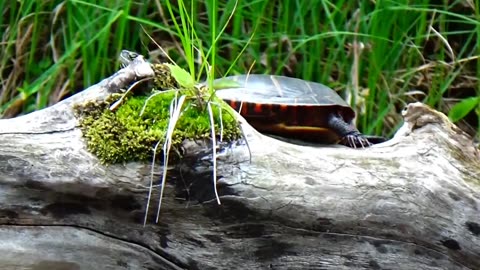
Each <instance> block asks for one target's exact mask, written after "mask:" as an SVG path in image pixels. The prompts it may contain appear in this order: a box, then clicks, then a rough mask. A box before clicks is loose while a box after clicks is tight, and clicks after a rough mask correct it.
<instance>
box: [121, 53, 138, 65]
mask: <svg viewBox="0 0 480 270" xmlns="http://www.w3.org/2000/svg"><path fill="white" fill-rule="evenodd" d="M138 56H139V54H138V53H136V52H132V51H128V50H122V51H121V52H120V55H119V56H118V60H119V61H120V65H121V66H122V68H124V67H126V66H128V65H129V64H130V63H131V62H132V61H133V59H135V58H137V57H138Z"/></svg>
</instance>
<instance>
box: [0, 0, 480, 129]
mask: <svg viewBox="0 0 480 270" xmlns="http://www.w3.org/2000/svg"><path fill="white" fill-rule="evenodd" d="M183 2H184V3H185V7H186V10H188V11H189V12H187V13H186V14H184V15H187V16H183V17H182V16H181V11H182V9H181V8H180V7H179V6H178V4H174V3H173V2H171V5H170V7H169V6H168V1H149V2H148V3H143V2H142V3H139V2H135V1H111V2H104V4H105V5H103V6H99V5H98V4H92V2H90V1H79V0H69V1H33V0H31V1H28V0H26V1H2V2H1V3H0V8H2V9H1V10H3V16H0V31H1V33H2V35H1V37H2V42H1V43H0V44H1V54H2V57H1V58H0V75H1V78H0V79H1V82H2V93H1V94H0V112H3V113H4V114H5V116H7V117H8V116H14V115H16V114H18V113H28V112H30V111H33V110H37V109H41V108H43V107H45V106H48V105H50V104H52V103H54V102H56V101H58V100H60V99H61V98H64V97H65V96H68V95H70V94H73V93H74V92H76V91H79V90H81V89H83V88H85V87H87V86H89V85H92V84H94V83H96V82H98V81H100V80H101V79H102V78H105V77H106V76H108V75H110V74H111V73H113V72H115V70H116V69H117V67H118V66H117V64H116V59H117V55H118V53H119V52H120V50H121V49H122V48H126V49H130V50H136V51H138V52H141V53H142V54H147V53H148V52H150V53H151V54H152V58H154V59H155V58H157V59H159V60H161V61H165V58H164V57H162V56H161V53H159V50H158V47H157V46H156V45H155V44H154V43H153V42H151V41H150V39H149V38H148V36H147V34H146V33H148V34H149V35H151V36H152V37H153V39H154V40H155V41H156V42H158V43H159V44H160V45H161V46H162V48H164V49H165V50H166V52H167V53H168V54H169V55H170V57H172V58H173V59H174V60H175V61H176V62H177V64H179V65H180V66H182V67H183V68H185V69H187V70H188V71H189V72H191V73H192V74H193V73H195V74H197V79H205V78H206V77H207V73H208V74H210V75H212V74H213V72H215V75H214V76H210V77H220V76H223V75H225V74H226V73H227V72H229V73H247V72H249V70H250V69H251V71H250V72H253V73H275V74H284V75H288V76H295V77H298V78H302V79H306V80H312V81H318V82H321V83H324V84H326V85H329V86H331V87H332V88H334V89H335V90H337V91H339V93H340V94H341V95H343V96H344V97H346V98H348V101H349V102H351V104H352V106H354V107H355V108H356V111H357V112H358V119H357V125H358V126H359V128H360V129H361V130H362V131H363V132H365V133H376V134H383V135H390V134H391V133H392V132H393V131H395V130H396V127H397V126H398V125H399V123H400V122H401V117H400V115H399V112H400V110H401V109H402V108H403V106H404V105H405V104H406V103H408V102H412V101H416V100H419V101H422V102H425V103H427V104H429V105H431V106H434V107H436V108H438V109H440V110H443V111H445V112H448V111H449V109H450V108H451V107H452V105H453V104H455V103H456V102H457V101H459V100H463V99H466V98H467V97H472V96H473V97H478V96H480V95H479V94H480V86H479V84H478V78H479V75H480V74H479V72H480V68H479V67H480V64H479V61H478V59H477V56H478V55H480V49H479V48H478V46H477V44H478V43H479V41H480V15H479V14H480V12H479V8H480V7H479V4H478V3H477V2H478V1H473V2H468V1H460V0H457V1H447V0H445V1H437V2H436V3H437V4H433V3H431V1H426V0H420V1H414V3H413V4H412V2H413V1H407V0H399V1H396V0H395V1H393V0H391V1H388V0H378V1H374V2H372V1H367V0H361V1H345V0H340V1H326V0H313V1H301V0H282V1H280V0H278V1H268V0H254V1H238V3H237V2H236V1H234V0H228V1H217V2H216V3H215V2H213V1H211V0H198V1H183ZM175 3H178V1H177V2H175ZM469 3H473V5H474V6H469ZM232 14H233V15H232ZM172 16H173V17H175V18H176V19H177V21H178V22H181V23H180V24H179V27H180V28H177V27H175V24H174V20H172ZM230 16H231V18H230ZM187 17H188V19H187V20H188V21H182V18H184V19H186V18H187ZM224 25H226V28H225V29H224V31H222V30H223V26H224ZM142 26H143V27H144V29H145V31H146V33H145V32H144V30H143V29H142ZM185 27H187V28H191V29H194V30H195V31H194V33H195V36H193V37H192V38H193V40H195V41H196V42H197V43H196V45H195V46H197V47H198V48H202V49H206V50H202V51H204V52H205V55H203V56H202V55H201V53H200V52H199V51H197V50H196V49H194V48H193V49H192V47H190V48H189V47H188V46H187V47H185V46H184V45H185V42H184V41H182V35H183V36H185V33H187V32H185V30H188V29H185ZM212 27H214V28H213V29H212ZM179 29H182V31H183V32H182V31H180V32H179V31H178V30H179ZM219 34H221V35H219ZM246 45H248V46H247V47H245V46H246ZM209 50H210V51H209ZM241 52H243V54H242V55H241V57H238V56H239V55H240V53H241ZM213 55H215V58H214V60H213V64H214V65H213V66H214V70H208V72H207V73H202V72H197V71H199V70H202V69H204V68H205V67H206V59H207V60H208V61H209V62H210V64H212V59H211V57H212V56H213ZM205 56H206V58H204V57H205ZM192 57H193V59H196V60H195V61H194V62H192V61H191V60H188V59H192ZM232 63H234V65H233V68H231V66H232ZM205 70H206V69H205ZM194 71H195V72H194ZM198 74H202V75H198ZM198 76H201V78H200V77H198ZM473 99H474V101H475V102H471V101H470V102H467V103H468V104H467V103H466V105H464V106H463V107H461V106H460V107H458V106H457V108H456V109H455V110H456V114H455V115H454V117H453V118H455V119H456V120H458V119H461V118H463V117H471V115H472V112H471V111H472V110H475V108H476V109H477V114H478V108H479V104H480V102H478V98H473ZM461 105H462V104H461ZM473 119H478V118H475V117H474V118H473ZM474 122H475V121H474ZM473 124H475V123H473Z"/></svg>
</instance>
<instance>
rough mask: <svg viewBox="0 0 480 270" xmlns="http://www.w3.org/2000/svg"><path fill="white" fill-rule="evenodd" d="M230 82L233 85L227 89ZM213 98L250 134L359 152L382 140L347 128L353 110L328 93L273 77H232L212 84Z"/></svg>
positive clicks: (318, 86)
mask: <svg viewBox="0 0 480 270" xmlns="http://www.w3.org/2000/svg"><path fill="white" fill-rule="evenodd" d="M228 81H229V82H231V81H235V82H236V83H234V84H233V87H232V86H231V85H232V83H228ZM223 84H225V85H227V84H229V85H230V86H229V87H228V88H222V87H220V89H219V90H217V91H216V94H217V96H218V97H220V98H221V99H223V100H225V101H226V102H227V103H229V104H230V106H231V107H232V108H234V109H235V110H237V111H239V113H240V114H241V115H242V116H243V117H244V118H245V119H246V120H247V122H248V123H249V124H250V125H252V126H253V127H254V128H255V129H257V130H258V131H260V132H263V133H269V134H272V135H278V136H281V137H287V138H292V139H297V140H302V141H308V142H314V143H324V144H332V143H341V144H344V145H346V146H349V147H354V148H356V147H365V146H370V145H371V144H375V143H379V142H383V141H385V139H384V138H382V137H376V136H365V135H363V134H361V133H360V132H359V131H358V129H357V128H356V127H355V126H354V124H353V123H352V121H353V118H354V117H355V112H354V111H353V109H352V108H351V107H350V106H349V105H348V104H347V103H346V102H345V101H344V100H343V99H342V98H341V97H340V96H339V95H338V94H337V93H336V92H335V91H334V90H332V89H331V88H329V87H327V86H325V85H323V84H320V83H315V82H309V81H304V80H300V79H296V78H290V77H284V76H276V75H259V74H250V75H238V76H230V77H225V78H222V79H217V80H215V82H214V85H223Z"/></svg>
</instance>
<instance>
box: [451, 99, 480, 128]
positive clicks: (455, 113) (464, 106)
mask: <svg viewBox="0 0 480 270" xmlns="http://www.w3.org/2000/svg"><path fill="white" fill-rule="evenodd" d="M479 103H480V97H470V98H466V99H464V100H462V101H460V102H459V103H457V104H455V106H453V107H452V109H451V110H450V111H449V112H448V118H450V120H452V122H457V121H458V120H461V119H463V118H464V117H465V116H466V115H467V114H468V113H469V112H471V111H472V110H473V109H475V107H477V106H478V104H479Z"/></svg>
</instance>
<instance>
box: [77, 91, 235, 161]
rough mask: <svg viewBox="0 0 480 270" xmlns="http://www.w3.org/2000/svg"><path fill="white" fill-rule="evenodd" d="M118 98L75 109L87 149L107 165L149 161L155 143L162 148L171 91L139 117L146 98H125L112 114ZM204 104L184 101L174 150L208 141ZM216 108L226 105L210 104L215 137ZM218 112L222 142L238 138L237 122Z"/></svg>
mask: <svg viewBox="0 0 480 270" xmlns="http://www.w3.org/2000/svg"><path fill="white" fill-rule="evenodd" d="M118 98H119V95H118V94H115V95H112V96H111V97H110V98H109V99H107V101H105V102H89V103H87V104H83V105H80V106H76V108H75V111H76V114H77V116H78V117H79V119H80V127H81V130H82V132H83V136H84V138H85V139H86V143H87V148H88V150H89V151H91V152H92V153H93V154H95V155H96V156H97V157H98V158H99V159H100V160H101V161H102V162H103V163H108V164H112V163H119V162H126V161H135V160H137V161H144V160H151V158H152V156H153V148H154V146H155V145H156V144H157V142H160V146H159V151H160V148H161V146H163V142H164V140H165V133H166V129H167V126H168V122H169V109H170V103H171V101H172V99H173V98H174V92H165V93H162V94H158V95H156V96H154V97H152V98H151V99H150V100H149V101H148V104H147V105H146V107H145V110H144V113H143V114H142V115H140V112H141V110H142V108H143V107H144V105H145V102H146V100H147V98H148V96H131V97H128V98H126V100H125V101H124V104H122V105H121V106H120V107H119V108H118V109H116V110H115V111H111V110H110V109H109V106H110V105H111V103H113V101H115V100H118ZM204 102H206V101H204V100H198V99H197V98H196V97H190V98H187V100H186V102H185V104H184V106H183V113H182V114H181V116H180V119H179V120H178V122H177V125H176V129H175V131H174V133H173V137H172V142H173V147H178V146H179V145H180V144H181V143H182V141H183V140H185V139H192V140H196V139H210V137H211V129H210V117H209V115H208V111H207V110H206V109H205V106H204ZM218 104H222V105H218ZM219 106H225V107H224V108H226V106H227V105H226V104H225V103H222V102H221V101H218V103H217V104H215V105H213V114H214V119H215V131H216V133H217V138H218V136H219V134H220V112H219V111H220V110H219V108H218V107H219ZM221 111H222V121H223V139H224V141H231V140H235V139H238V138H239V137H240V130H239V128H238V124H237V121H236V120H235V119H234V117H233V116H232V115H231V114H230V112H229V111H228V110H227V109H222V110H221ZM177 152H178V151H177ZM158 153H160V152H158ZM157 156H158V157H161V156H162V155H157Z"/></svg>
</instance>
